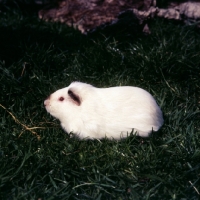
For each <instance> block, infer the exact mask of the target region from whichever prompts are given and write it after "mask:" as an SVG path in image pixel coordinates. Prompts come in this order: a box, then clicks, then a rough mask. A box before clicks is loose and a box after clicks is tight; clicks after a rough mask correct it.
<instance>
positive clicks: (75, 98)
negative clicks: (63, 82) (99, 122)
mask: <svg viewBox="0 0 200 200" xmlns="http://www.w3.org/2000/svg"><path fill="white" fill-rule="evenodd" d="M68 95H69V97H70V98H71V99H72V100H73V102H74V103H75V104H76V105H78V106H80V105H81V99H80V97H79V96H78V95H76V94H75V93H74V92H73V91H72V90H68Z"/></svg>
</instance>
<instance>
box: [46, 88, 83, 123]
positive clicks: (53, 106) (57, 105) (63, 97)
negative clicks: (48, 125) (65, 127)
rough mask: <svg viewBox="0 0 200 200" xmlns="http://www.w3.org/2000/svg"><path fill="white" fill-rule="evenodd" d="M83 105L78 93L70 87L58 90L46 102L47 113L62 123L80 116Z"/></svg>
mask: <svg viewBox="0 0 200 200" xmlns="http://www.w3.org/2000/svg"><path fill="white" fill-rule="evenodd" d="M81 104H82V98H81V96H80V95H79V94H78V91H76V90H75V88H70V87H66V88H63V89H60V90H57V91H56V92H54V93H53V94H51V95H50V96H49V97H48V98H47V99H46V100H45V101H44V106H45V108H46V110H47V112H49V113H50V114H51V115H52V116H54V117H55V118H57V119H59V120H60V121H63V120H66V119H70V118H72V119H73V116H74V115H78V113H79V111H80V109H81Z"/></svg>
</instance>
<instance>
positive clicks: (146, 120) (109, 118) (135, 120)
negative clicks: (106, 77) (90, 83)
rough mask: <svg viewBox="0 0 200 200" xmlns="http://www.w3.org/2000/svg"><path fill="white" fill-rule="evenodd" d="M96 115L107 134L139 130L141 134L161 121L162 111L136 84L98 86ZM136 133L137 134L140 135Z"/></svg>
mask: <svg viewBox="0 0 200 200" xmlns="http://www.w3.org/2000/svg"><path fill="white" fill-rule="evenodd" d="M98 96H99V100H98V102H99V104H100V105H101V106H99V107H97V108H99V110H98V111H97V112H98V113H100V118H101V121H102V122H103V124H104V125H105V127H104V129H106V130H107V131H106V132H108V133H111V132H113V133H114V132H115V133H116V132H117V131H118V132H119V131H121V132H122V131H124V132H130V131H131V130H132V129H135V130H136V131H139V132H140V133H141V134H143V135H142V136H148V133H149V132H151V131H152V129H153V130H154V131H157V130H158V129H159V128H160V127H161V126H162V124H163V116H162V111H161V110H160V108H159V106H158V105H157V103H156V101H155V99H154V98H153V97H152V95H151V94H149V93H148V92H147V91H145V90H143V89H141V88H138V87H129V86H124V87H112V88H105V89H104V88H103V89H98ZM141 134H140V135H141Z"/></svg>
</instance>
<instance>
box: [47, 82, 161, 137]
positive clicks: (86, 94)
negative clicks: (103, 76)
mask: <svg viewBox="0 0 200 200" xmlns="http://www.w3.org/2000/svg"><path fill="white" fill-rule="evenodd" d="M44 105H45V107H46V110H47V111H48V112H49V113H50V114H51V115H52V116H54V117H55V118H57V119H59V120H60V122H61V126H62V127H63V129H64V130H65V131H66V132H68V133H70V132H73V133H74V134H76V135H78V136H79V137H80V138H86V137H88V138H90V139H94V138H97V139H98V138H104V137H105V136H106V137H108V138H114V139H120V138H121V137H127V135H129V134H128V133H130V132H131V131H132V130H133V129H134V131H137V135H139V136H142V137H147V136H149V134H150V133H151V132H152V130H153V131H157V130H158V129H159V128H160V127H161V126H162V124H163V116H162V111H161V110H160V108H159V106H158V105H157V103H156V101H155V100H154V98H153V97H152V96H151V94H149V93H148V92H147V91H145V90H143V89H141V88H138V87H130V86H122V87H110V88H96V87H93V86H92V85H89V84H86V83H81V82H72V83H71V84H70V85H69V86H68V87H66V88H63V89H60V90H57V91H56V92H54V93H53V94H51V95H50V96H49V97H48V98H47V99H46V100H45V101H44Z"/></svg>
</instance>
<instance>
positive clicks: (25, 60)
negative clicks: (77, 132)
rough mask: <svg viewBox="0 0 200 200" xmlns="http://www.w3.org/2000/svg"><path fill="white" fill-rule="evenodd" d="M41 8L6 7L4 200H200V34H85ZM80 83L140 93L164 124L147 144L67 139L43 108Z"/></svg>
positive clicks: (0, 174) (161, 28)
mask: <svg viewBox="0 0 200 200" xmlns="http://www.w3.org/2000/svg"><path fill="white" fill-rule="evenodd" d="M39 7H40V6H38V5H35V7H30V6H29V5H28V4H27V3H26V4H24V2H23V1H21V2H20V1H0V10H1V12H0V82H1V84H0V94H1V95H0V199H38V200H39V199H49V200H50V199H124V200H125V199H138V200H139V199H163V200H164V199H178V200H179V199H182V200H186V199H192V200H197V199H199V197H200V110H199V108H200V92H199V91H200V80H199V79H200V59H199V58H200V45H199V43H200V35H199V30H198V29H196V27H195V26H186V25H184V24H177V23H174V22H173V21H165V20H158V19H154V20H152V21H151V22H150V29H151V32H152V34H151V35H148V36H144V35H142V34H141V35H134V34H133V33H131V32H128V31H127V30H125V29H121V30H119V31H117V32H115V33H112V32H111V33H104V32H103V31H101V32H100V31H99V32H97V33H96V34H93V35H88V36H87V35H82V34H81V33H80V32H78V31H76V30H74V29H73V28H70V27H67V26H66V25H63V24H60V23H51V22H48V23H47V22H44V21H42V20H39V19H38V17H37V9H38V8H39ZM74 80H78V81H82V82H87V83H90V84H93V85H95V86H97V87H109V86H119V85H132V86H138V87H142V88H144V89H146V90H148V91H149V92H150V93H151V94H152V95H153V96H154V97H155V99H156V100H157V102H158V104H159V105H160V106H161V109H162V110H163V114H164V119H165V123H164V125H163V127H162V128H161V130H160V131H159V132H158V133H155V134H153V136H152V137H150V138H145V139H144V138H140V137H135V136H131V137H129V138H127V139H124V140H121V141H115V140H108V139H106V138H105V139H103V140H93V141H90V140H78V139H77V138H74V137H70V135H69V134H66V133H65V132H64V131H63V130H62V129H61V128H60V125H59V122H58V121H57V120H55V119H53V118H52V117H51V116H50V115H49V114H47V112H46V111H45V109H44V106H43V101H44V99H45V98H46V97H47V96H48V95H49V94H50V93H52V92H53V91H55V90H57V89H59V88H62V87H65V86H68V85H69V84H70V83H71V82H72V81H74ZM102 109H103V108H102ZM28 128H32V129H28ZM36 134H37V135H36ZM37 136H40V139H38V137H37Z"/></svg>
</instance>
